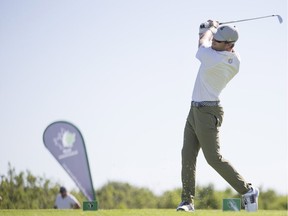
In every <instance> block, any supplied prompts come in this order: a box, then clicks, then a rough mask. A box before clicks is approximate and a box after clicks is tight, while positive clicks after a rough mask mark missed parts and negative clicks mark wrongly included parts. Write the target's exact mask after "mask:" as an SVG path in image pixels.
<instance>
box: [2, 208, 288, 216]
mask: <svg viewBox="0 0 288 216" xmlns="http://www.w3.org/2000/svg"><path fill="white" fill-rule="evenodd" d="M0 215H1V216H50V215H53V216H92V215H93V216H185V215H193V216H210V215H211V216H221V215H224V216H230V215H232V216H233V215H235V216H241V215H251V216H276V215H277V216H287V215H288V213H287V211H263V210H260V211H258V212H253V213H248V212H246V211H244V210H242V211H240V212H223V211H221V210H197V211H196V212H194V213H187V212H176V211H175V210H174V209H170V210H166V209H165V210H164V209H141V210H140V209H137V210H136V209H135V210H134V209H132V210H99V211H82V210H54V209H53V210H0Z"/></svg>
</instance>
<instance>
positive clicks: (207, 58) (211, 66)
mask: <svg viewBox="0 0 288 216" xmlns="http://www.w3.org/2000/svg"><path fill="white" fill-rule="evenodd" d="M237 40H238V30H237V29H236V28H235V27H234V26H230V25H220V26H219V23H218V22H217V21H211V20H209V21H208V22H207V23H206V24H204V25H203V24H201V25H200V32H199V46H198V51H197V54H196V58H197V59H198V60H199V61H200V63H201V65H200V68H199V71H198V75H197V78H196V81H195V85H194V90H193V95H192V103H191V108H190V112H189V115H188V117H187V121H186V125H185V130H184V141H183V148H182V202H181V203H180V204H179V206H178V207H177V211H188V212H193V211H194V210H195V209H194V200H193V198H194V196H195V170H196V159H197V155H198V152H199V149H200V148H201V149H202V151H203V154H204V157H205V159H206V161H207V162H208V164H209V165H210V166H212V167H213V168H214V169H215V170H216V171H217V172H218V173H219V174H220V175H221V176H222V177H223V178H224V179H225V180H226V181H227V182H228V183H229V184H230V185H231V186H232V187H233V188H234V189H235V190H236V191H237V192H238V193H240V194H242V195H243V201H244V205H245V209H246V210H247V211H257V209H258V195H259V190H258V189H257V188H255V187H253V186H251V184H249V183H247V182H246V181H245V180H244V178H243V177H242V176H241V175H240V174H239V173H238V172H237V171H236V170H235V168H234V167H233V166H232V165H231V164H230V163H229V162H228V161H227V160H225V159H224V158H223V157H222V155H221V154H220V143H219V128H220V126H221V124H222V119H223V109H222V107H221V106H220V101H219V95H220V93H221V91H222V90H223V89H224V88H225V86H226V85H227V83H228V82H229V81H230V80H231V79H232V78H233V77H234V76H235V75H236V74H237V73H238V71H239V65H240V59H239V56H238V54H237V53H236V52H235V50H234V45H235V43H236V41H237Z"/></svg>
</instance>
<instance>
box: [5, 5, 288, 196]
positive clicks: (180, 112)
mask: <svg viewBox="0 0 288 216" xmlns="http://www.w3.org/2000/svg"><path fill="white" fill-rule="evenodd" d="M260 5H261V7H260ZM271 14H280V15H281V16H282V18H283V20H284V22H283V24H281V25H280V24H279V22H278V20H277V18H267V19H262V20H255V21H250V22H242V23H237V24H235V25H236V26H237V28H238V29H239V34H240V38H239V41H238V42H237V44H236V47H235V48H236V50H237V51H238V52H239V53H240V56H241V60H242V61H241V66H240V73H239V74H238V75H237V76H236V77H235V78H233V80H232V81H231V82H230V83H229V84H228V86H227V87H226V89H224V91H223V93H222V95H221V97H220V98H221V103H222V105H223V107H224V112H225V115H224V122H223V126H222V128H221V135H220V139H221V151H222V154H223V156H224V157H225V158H227V159H228V160H229V161H230V162H231V163H232V164H233V165H234V166H235V168H236V169H237V170H238V171H239V172H240V173H241V174H242V175H243V176H244V178H246V179H247V181H249V182H252V183H253V184H255V185H256V186H262V187H263V188H265V189H267V188H273V189H275V190H276V191H277V192H279V193H287V182H288V178H287V170H288V167H287V155H288V152H287V3H286V1H285V0H279V1H271V0H268V1H260V0H255V1H248V0H244V1H236V2H235V1H234V2H233V3H231V1H227V0H219V1H217V3H216V2H215V1H208V2H205V3H203V2H200V1H198V2H197V1H188V0H180V1H176V0H170V1H167V0H165V1H164V0H156V1H151V0H145V1H144V0H139V1H132V0H123V1H116V0H107V1H91V0H90V1H89V0H85V1H76V0H72V1H68V0H57V1H56V0H49V1H44V0H42V1H39V0H38V1H36V0H25V1H20V0H9V1H8V0H1V1H0V101H1V109H0V110H1V112H0V131H1V133H0V134H1V136H0V145H1V151H0V173H6V172H7V168H8V162H10V163H11V164H12V165H13V166H14V167H15V168H16V170H17V171H25V170H30V171H31V172H32V173H33V174H35V175H40V176H43V175H45V176H46V177H47V178H51V179H52V180H53V181H59V182H60V183H61V184H64V185H66V186H67V187H68V188H70V189H71V188H75V187H76V186H75V184H74V183H73V182H72V180H71V179H70V178H69V176H68V175H67V174H66V173H65V172H64V170H63V168H62V167H60V166H59V164H58V163H57V162H56V161H55V159H54V158H53V157H52V156H51V155H50V153H49V152H48V151H47V150H46V148H45V147H44V144H43V141H42V135H43V132H44V130H45V128H46V127H47V126H48V125H49V124H50V123H52V122H54V121H57V120H65V121H70V122H72V123H73V124H75V125H77V126H78V127H79V129H80V130H81V132H82V134H83V136H84V139H85V141H86V147H87V150H88V157H89V161H90V168H91V172H92V178H93V182H94V187H95V188H99V187H101V186H102V185H103V184H105V183H106V182H107V181H113V180H116V181H125V182H129V183H131V184H134V185H137V186H143V187H149V188H150V189H152V190H153V191H155V192H156V193H161V192H163V191H164V190H169V189H173V188H175V187H180V186H181V180H180V169H181V166H180V165H181V157H180V152H181V148H182V138H183V129H184V124H185V120H186V116H187V114H188V111H189V106H190V101H191V95H192V90H193V86H194V81H195V77H196V74H197V71H198V67H199V62H198V61H197V59H196V58H195V53H196V51H197V43H198V26H199V24H200V23H201V22H204V21H206V20H208V19H215V20H219V21H222V22H224V21H229V20H237V19H246V18H253V17H258V16H266V15H271ZM197 183H198V184H202V185H203V184H208V183H213V184H214V185H215V186H216V188H219V189H222V188H226V187H228V184H227V183H226V182H225V181H224V180H223V179H222V178H221V177H220V176H219V175H218V174H217V173H216V172H215V171H214V170H213V169H212V168H210V167H209V166H208V165H207V163H206V161H205V160H204V158H203V155H202V153H200V155H199V160H198V167H197Z"/></svg>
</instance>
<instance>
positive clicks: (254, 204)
mask: <svg viewBox="0 0 288 216" xmlns="http://www.w3.org/2000/svg"><path fill="white" fill-rule="evenodd" d="M258 196H259V189H258V188H255V187H251V188H250V190H249V191H248V192H247V193H246V194H244V195H243V196H242V198H243V203H244V206H245V210H246V211H248V212H255V211H257V210H258Z"/></svg>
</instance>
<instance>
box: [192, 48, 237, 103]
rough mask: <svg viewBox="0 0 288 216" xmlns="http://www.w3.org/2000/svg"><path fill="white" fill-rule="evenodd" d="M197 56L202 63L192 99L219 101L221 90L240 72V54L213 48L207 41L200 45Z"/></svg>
mask: <svg viewBox="0 0 288 216" xmlns="http://www.w3.org/2000/svg"><path fill="white" fill-rule="evenodd" d="M196 58H197V59H198V60H199V61H200V63H201V64H200V68H199V71H198V74H197V78H196V81H195V85H194V90H193V95H192V100H193V101H197V102H201V101H219V100H220V99H219V95H220V93H221V91H222V90H223V89H224V88H225V87H226V85H227V83H228V82H229V81H230V80H231V79H232V78H233V77H234V76H235V75H236V74H237V73H238V72H239V67H240V57H239V55H238V54H237V53H236V52H228V51H216V50H213V49H212V48H211V43H206V44H203V45H201V46H200V47H199V49H198V51H197V54H196Z"/></svg>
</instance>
